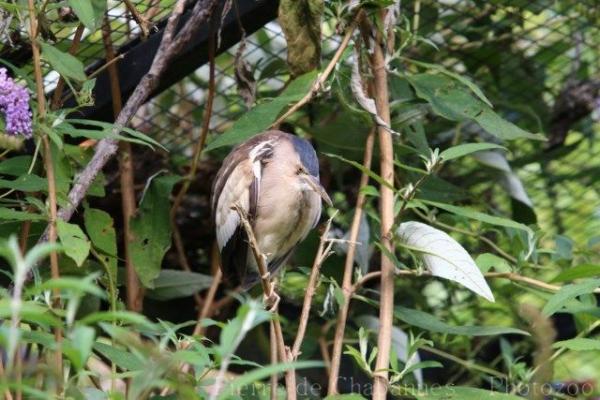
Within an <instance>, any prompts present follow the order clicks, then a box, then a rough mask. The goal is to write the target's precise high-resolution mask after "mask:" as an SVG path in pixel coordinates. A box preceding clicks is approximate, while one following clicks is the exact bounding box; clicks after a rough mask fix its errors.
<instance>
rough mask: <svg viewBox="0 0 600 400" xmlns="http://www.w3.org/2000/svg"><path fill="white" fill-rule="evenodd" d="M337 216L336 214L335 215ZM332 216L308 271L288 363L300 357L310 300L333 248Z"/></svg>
mask: <svg viewBox="0 0 600 400" xmlns="http://www.w3.org/2000/svg"><path fill="white" fill-rule="evenodd" d="M336 214H337V213H336ZM334 217H335V215H333V216H332V217H331V218H329V220H328V221H327V224H326V225H325V229H324V230H323V233H322V234H321V239H320V241H319V248H318V250H317V255H316V256H315V259H314V261H313V265H312V268H311V270H310V276H309V278H308V285H307V287H306V293H305V295H304V302H303V304H302V312H301V313H300V322H299V323H298V330H297V332H296V339H295V340H294V345H293V346H292V351H291V354H292V359H291V360H290V361H295V360H296V359H297V358H298V356H299V355H300V347H302V342H303V341H304V335H305V333H306V325H307V324H308V317H309V316H310V308H311V306H312V299H313V297H314V295H315V291H316V289H317V283H318V280H319V273H320V272H321V266H322V265H323V263H324V262H325V260H326V259H327V257H329V256H330V255H331V254H332V252H331V246H333V243H334V242H333V241H331V240H328V236H329V230H330V229H331V223H332V221H333V218H334Z"/></svg>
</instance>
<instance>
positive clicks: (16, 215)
mask: <svg viewBox="0 0 600 400" xmlns="http://www.w3.org/2000/svg"><path fill="white" fill-rule="evenodd" d="M45 219H46V217H44V216H43V215H41V214H33V213H30V212H27V211H19V210H13V209H12V208H4V207H0V220H7V221H43V220H45Z"/></svg>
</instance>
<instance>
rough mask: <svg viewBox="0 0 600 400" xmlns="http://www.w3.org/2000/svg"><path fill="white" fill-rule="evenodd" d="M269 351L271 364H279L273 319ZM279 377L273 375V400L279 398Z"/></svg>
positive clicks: (270, 328)
mask: <svg viewBox="0 0 600 400" xmlns="http://www.w3.org/2000/svg"><path fill="white" fill-rule="evenodd" d="M269 351H270V353H271V365H275V364H277V359H278V357H277V338H276V337H275V324H274V323H273V321H271V322H270V323H269ZM278 381H279V377H278V376H277V374H273V375H271V393H270V395H271V396H270V398H271V400H277V382H278Z"/></svg>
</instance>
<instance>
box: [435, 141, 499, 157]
mask: <svg viewBox="0 0 600 400" xmlns="http://www.w3.org/2000/svg"><path fill="white" fill-rule="evenodd" d="M490 149H503V150H506V147H504V146H500V145H498V144H495V143H465V144H459V145H458V146H452V147H450V148H449V149H446V150H444V151H442V152H441V153H440V157H441V158H442V159H443V160H444V161H449V160H453V159H455V158H459V157H463V156H466V155H468V154H471V153H475V152H477V151H481V150H490Z"/></svg>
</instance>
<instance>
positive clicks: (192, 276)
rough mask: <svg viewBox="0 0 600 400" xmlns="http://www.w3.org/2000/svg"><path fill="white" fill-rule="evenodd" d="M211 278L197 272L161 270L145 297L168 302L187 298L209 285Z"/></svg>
mask: <svg viewBox="0 0 600 400" xmlns="http://www.w3.org/2000/svg"><path fill="white" fill-rule="evenodd" d="M211 282H212V276H210V275H204V274H199V273H197V272H188V271H181V270H176V269H163V270H162V271H160V274H159V275H158V277H157V278H156V279H155V280H154V282H153V285H154V289H151V290H148V291H146V296H148V297H150V298H152V299H155V300H163V301H164V300H170V299H178V298H181V297H188V296H191V295H193V294H194V293H197V292H199V291H201V290H203V289H206V288H208V287H209V286H210V285H211Z"/></svg>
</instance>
